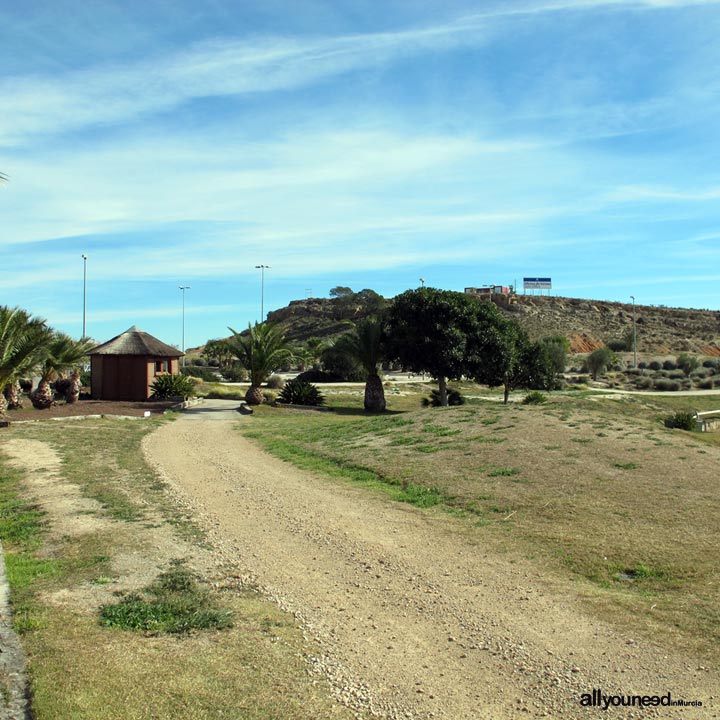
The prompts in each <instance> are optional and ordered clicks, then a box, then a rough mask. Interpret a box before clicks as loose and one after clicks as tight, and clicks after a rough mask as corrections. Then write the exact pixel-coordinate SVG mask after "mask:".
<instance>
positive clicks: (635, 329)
mask: <svg viewBox="0 0 720 720" xmlns="http://www.w3.org/2000/svg"><path fill="white" fill-rule="evenodd" d="M630 297H631V298H632V303H633V365H634V366H635V368H637V323H636V322H635V296H634V295H631V296H630Z"/></svg>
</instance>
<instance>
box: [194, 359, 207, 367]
mask: <svg viewBox="0 0 720 720" xmlns="http://www.w3.org/2000/svg"><path fill="white" fill-rule="evenodd" d="M192 364H193V365H197V366H198V367H204V366H206V365H207V363H206V362H205V360H204V359H203V358H195V359H194V360H193V361H192Z"/></svg>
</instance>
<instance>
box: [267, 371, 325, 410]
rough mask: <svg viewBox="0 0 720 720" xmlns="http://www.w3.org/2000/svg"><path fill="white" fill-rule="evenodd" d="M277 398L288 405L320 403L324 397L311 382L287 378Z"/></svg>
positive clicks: (313, 404)
mask: <svg viewBox="0 0 720 720" xmlns="http://www.w3.org/2000/svg"><path fill="white" fill-rule="evenodd" d="M278 400H279V401H280V402H281V403H287V404H288V405H312V406H317V405H322V404H323V403H324V402H325V397H324V396H323V394H322V393H321V392H320V391H319V390H318V389H317V387H316V386H315V385H313V384H312V383H309V382H306V381H305V380H298V379H297V378H295V379H294V380H288V381H287V382H286V383H285V387H283V389H282V391H281V392H280V395H278Z"/></svg>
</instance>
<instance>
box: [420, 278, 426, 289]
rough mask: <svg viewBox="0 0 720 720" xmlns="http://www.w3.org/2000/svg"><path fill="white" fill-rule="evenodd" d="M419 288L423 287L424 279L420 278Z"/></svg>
mask: <svg viewBox="0 0 720 720" xmlns="http://www.w3.org/2000/svg"><path fill="white" fill-rule="evenodd" d="M420 287H425V278H420Z"/></svg>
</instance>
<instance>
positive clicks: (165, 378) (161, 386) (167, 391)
mask: <svg viewBox="0 0 720 720" xmlns="http://www.w3.org/2000/svg"><path fill="white" fill-rule="evenodd" d="M150 387H151V389H152V391H153V394H152V397H153V398H155V399H156V400H164V399H166V398H170V397H180V396H182V397H189V396H190V395H192V393H193V392H194V390H195V383H194V382H193V381H192V380H191V379H190V378H189V377H188V376H187V375H158V376H157V377H156V378H155V381H154V382H153V384H152V385H151V386H150Z"/></svg>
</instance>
